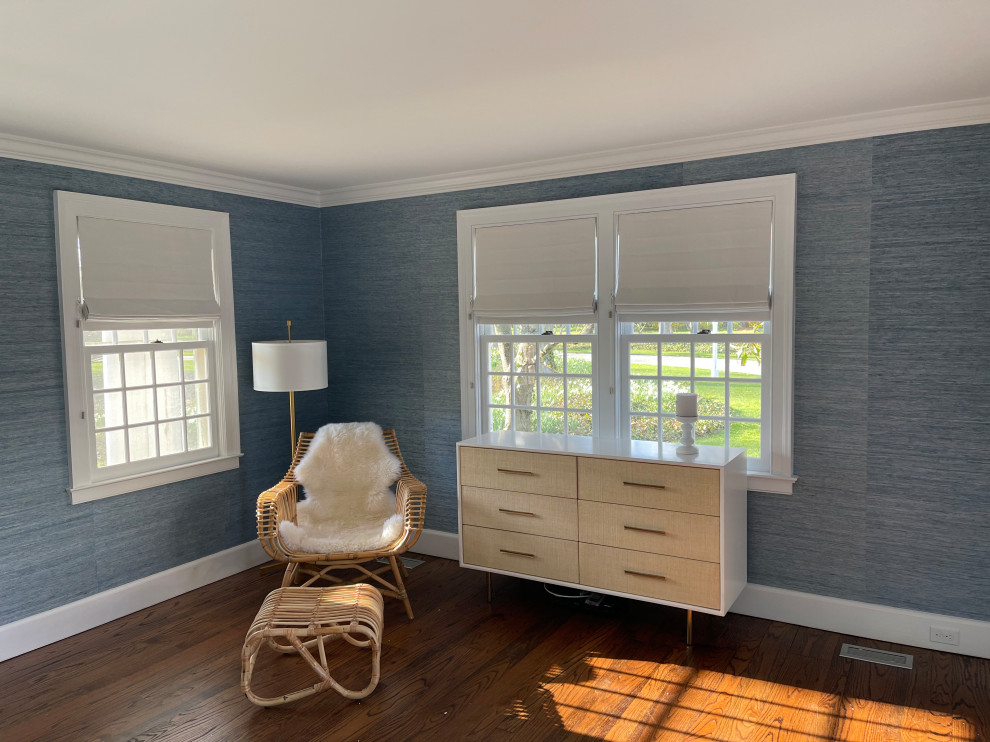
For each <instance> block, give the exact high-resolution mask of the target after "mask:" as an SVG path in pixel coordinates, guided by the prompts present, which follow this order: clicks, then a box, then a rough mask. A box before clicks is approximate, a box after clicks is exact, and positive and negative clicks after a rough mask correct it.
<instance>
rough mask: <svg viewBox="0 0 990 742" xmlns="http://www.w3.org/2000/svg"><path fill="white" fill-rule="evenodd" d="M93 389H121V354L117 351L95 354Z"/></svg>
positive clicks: (93, 359)
mask: <svg viewBox="0 0 990 742" xmlns="http://www.w3.org/2000/svg"><path fill="white" fill-rule="evenodd" d="M90 364H91V368H92V369H93V389H94V390H96V389H120V356H119V355H118V354H117V353H108V354H107V355H100V356H93V357H92V360H91V361H90Z"/></svg>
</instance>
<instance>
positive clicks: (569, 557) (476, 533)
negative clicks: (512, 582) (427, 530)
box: [461, 526, 578, 582]
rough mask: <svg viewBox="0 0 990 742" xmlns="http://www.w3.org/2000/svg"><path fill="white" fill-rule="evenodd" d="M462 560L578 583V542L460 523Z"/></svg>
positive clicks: (480, 565)
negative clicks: (461, 524)
mask: <svg viewBox="0 0 990 742" xmlns="http://www.w3.org/2000/svg"><path fill="white" fill-rule="evenodd" d="M461 540H462V544H461V547H462V550H463V552H464V563H465V564H470V565H473V566H478V567H491V568H492V569H501V570H504V571H506V572H518V573H520V574H524V575H531V576H533V577H542V578H545V579H547V580H560V581H561V582H577V579H578V545H577V541H565V540H564V539H559V538H546V537H545V536H533V535H531V534H528V533H513V532H511V531H499V530H496V529H494V528H479V527H477V526H463V527H462V529H461Z"/></svg>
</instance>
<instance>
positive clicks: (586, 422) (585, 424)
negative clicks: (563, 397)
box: [567, 412, 592, 435]
mask: <svg viewBox="0 0 990 742" xmlns="http://www.w3.org/2000/svg"><path fill="white" fill-rule="evenodd" d="M591 422H592V421H591V413H590V412H568V413H567V432H568V433H569V434H570V435H591V430H592V424H591Z"/></svg>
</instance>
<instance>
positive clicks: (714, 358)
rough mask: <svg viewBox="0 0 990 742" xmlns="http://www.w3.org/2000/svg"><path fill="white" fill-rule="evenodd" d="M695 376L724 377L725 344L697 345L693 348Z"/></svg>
mask: <svg viewBox="0 0 990 742" xmlns="http://www.w3.org/2000/svg"><path fill="white" fill-rule="evenodd" d="M694 374H695V376H724V375H725V343H697V344H696V345H695V346H694Z"/></svg>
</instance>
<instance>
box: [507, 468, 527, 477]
mask: <svg viewBox="0 0 990 742" xmlns="http://www.w3.org/2000/svg"><path fill="white" fill-rule="evenodd" d="M498 471H499V472H500V473H502V474H522V475H523V476H527V477H535V476H536V474H535V473H534V472H531V471H520V470H519V469H501V468H500V469H499V470H498Z"/></svg>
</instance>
